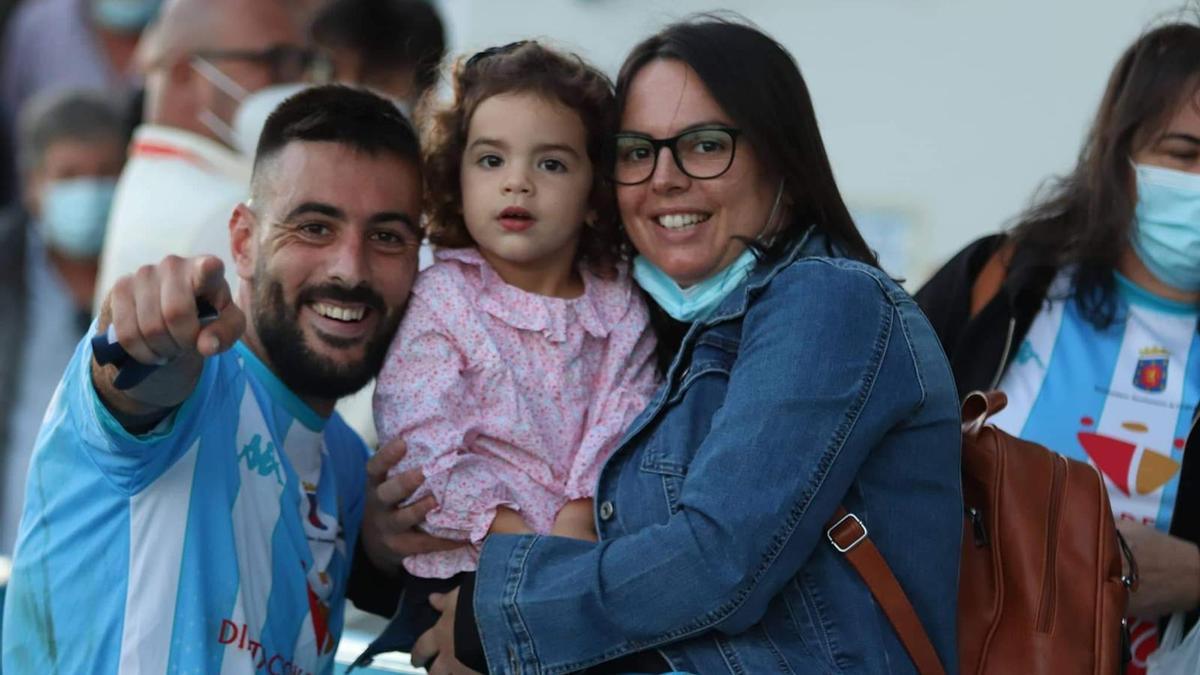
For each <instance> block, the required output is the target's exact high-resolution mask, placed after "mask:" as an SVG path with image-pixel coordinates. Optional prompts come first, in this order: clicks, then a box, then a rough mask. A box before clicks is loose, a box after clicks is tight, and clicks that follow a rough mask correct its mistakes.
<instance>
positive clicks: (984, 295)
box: [970, 239, 1016, 319]
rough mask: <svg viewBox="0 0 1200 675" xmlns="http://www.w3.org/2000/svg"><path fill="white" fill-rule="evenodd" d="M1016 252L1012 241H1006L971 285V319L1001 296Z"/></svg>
mask: <svg viewBox="0 0 1200 675" xmlns="http://www.w3.org/2000/svg"><path fill="white" fill-rule="evenodd" d="M1015 250H1016V246H1014V245H1013V243H1012V239H1009V240H1008V241H1005V242H1004V243H1003V244H1001V245H1000V248H998V249H996V252H995V253H993V254H992V257H990V258H988V261H987V263H985V264H984V266H983V269H981V270H980V271H979V276H977V277H975V283H973V284H971V309H970V312H971V314H970V318H972V319H973V318H975V316H976V315H978V314H979V313H980V312H982V311H983V308H984V307H987V306H988V303H990V302H991V301H992V300H993V299H994V298H995V297H996V296H997V295H999V293H1000V287H1001V286H1003V285H1004V279H1005V277H1007V276H1008V264H1009V263H1010V262H1012V255H1013V251H1015Z"/></svg>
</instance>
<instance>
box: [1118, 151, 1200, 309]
mask: <svg viewBox="0 0 1200 675" xmlns="http://www.w3.org/2000/svg"><path fill="white" fill-rule="evenodd" d="M1135 170H1136V173H1137V195H1138V201H1137V209H1136V211H1135V219H1136V222H1135V223H1134V230H1133V235H1132V243H1133V249H1134V251H1135V252H1136V253H1137V255H1138V258H1139V259H1141V261H1142V264H1144V265H1145V266H1146V268H1147V269H1149V270H1150V272H1151V274H1153V275H1154V276H1155V277H1156V278H1157V279H1158V280H1159V281H1162V282H1163V283H1165V284H1167V285H1168V286H1171V287H1172V288H1176V289H1179V290H1181V291H1200V175H1197V174H1194V173H1187V172H1185V171H1175V170H1172V169H1164V168H1162V167H1158V166H1149V165H1146V164H1138V165H1136V167H1135Z"/></svg>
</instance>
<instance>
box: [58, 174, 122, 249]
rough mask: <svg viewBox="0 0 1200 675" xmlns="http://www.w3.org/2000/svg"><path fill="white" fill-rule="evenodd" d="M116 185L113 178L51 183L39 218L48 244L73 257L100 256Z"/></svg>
mask: <svg viewBox="0 0 1200 675" xmlns="http://www.w3.org/2000/svg"><path fill="white" fill-rule="evenodd" d="M116 185H117V182H116V180H115V179H113V178H73V179H71V180H61V181H54V182H52V183H49V184H48V185H47V186H46V188H45V191H44V192H43V193H42V217H41V221H40V224H41V231H42V237H43V238H44V239H45V240H46V244H47V245H48V246H50V247H51V248H53V249H55V250H56V251H59V252H61V253H63V254H65V255H67V256H69V257H72V258H79V259H86V258H95V257H97V256H99V255H100V249H101V248H102V247H103V246H104V229H105V227H106V226H107V224H108V211H109V208H110V207H111V206H112V200H113V193H114V192H115V190H116Z"/></svg>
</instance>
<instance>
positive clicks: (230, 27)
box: [95, 0, 314, 306]
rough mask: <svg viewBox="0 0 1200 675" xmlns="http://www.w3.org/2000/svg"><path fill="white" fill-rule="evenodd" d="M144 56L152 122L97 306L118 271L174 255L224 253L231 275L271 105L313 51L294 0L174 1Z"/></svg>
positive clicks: (125, 190) (117, 216)
mask: <svg viewBox="0 0 1200 675" xmlns="http://www.w3.org/2000/svg"><path fill="white" fill-rule="evenodd" d="M138 62H139V65H140V67H141V69H142V71H143V72H144V74H145V77H146V97H145V107H144V119H145V123H144V124H142V125H141V126H140V127H138V128H137V129H136V130H135V132H134V137H133V142H132V144H131V146H130V159H129V163H128V165H127V166H126V168H125V171H124V173H123V174H122V175H121V179H120V181H119V182H118V185H117V194H116V198H115V202H114V204H113V211H112V216H111V217H110V220H109V224H108V238H107V239H106V241H105V245H104V252H103V255H102V256H101V261H100V276H99V279H98V281H97V284H96V296H95V302H96V303H97V306H98V303H99V301H100V300H101V299H102V298H103V297H104V295H105V293H107V291H108V289H109V288H110V287H111V286H112V283H113V281H114V280H115V279H116V278H117V277H119V276H121V275H123V274H128V273H130V272H133V271H134V270H135V269H137V268H138V267H139V266H140V265H142V264H143V263H144V262H145V261H146V260H158V259H160V258H162V257H163V256H164V255H167V254H178V255H194V254H202V253H203V254H211V255H216V256H219V257H221V258H222V259H223V260H224V261H225V262H226V266H225V269H226V274H227V276H228V277H229V281H230V283H233V281H234V280H233V277H232V274H233V272H232V269H233V266H232V265H231V264H229V263H230V262H231V260H230V252H229V233H228V228H226V227H225V225H226V222H227V221H228V214H229V208H230V206H231V205H233V204H236V203H237V202H239V201H240V200H242V199H243V198H244V197H245V191H246V188H245V186H246V182H247V180H248V178H249V173H250V160H249V158H250V157H251V156H253V154H254V145H255V144H256V143H257V141H258V132H259V130H260V129H261V128H262V123H263V121H264V120H265V118H266V115H267V114H268V113H269V112H270V111H271V110H272V109H274V107H275V105H276V104H277V103H279V102H280V101H281V100H282V99H283V98H286V96H287V94H290V93H293V92H295V91H296V90H297V88H296V87H295V86H293V85H294V83H296V82H299V81H301V80H302V79H304V78H305V77H306V76H307V75H308V74H309V73H310V70H311V67H312V65H313V63H314V55H313V51H312V49H311V48H310V47H309V46H308V45H307V43H306V40H305V38H304V31H303V22H302V18H301V16H300V15H299V13H298V12H297V11H296V10H295V9H293V7H292V4H291V3H289V2H287V1H286V0H261V1H260V0H256V1H255V2H243V1H241V0H170V1H169V2H167V3H166V4H165V5H164V6H163V9H162V12H161V14H160V15H159V17H158V18H157V20H156V21H155V22H154V23H153V24H151V26H150V27H149V28H148V29H147V31H146V34H145V36H144V38H143V40H142V42H141V44H140V45H139V46H138ZM243 109H246V111H248V113H243Z"/></svg>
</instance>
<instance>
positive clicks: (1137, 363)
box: [992, 272, 1200, 675]
mask: <svg viewBox="0 0 1200 675" xmlns="http://www.w3.org/2000/svg"><path fill="white" fill-rule="evenodd" d="M1070 290H1071V279H1070V273H1069V272H1063V273H1061V274H1059V276H1058V278H1056V279H1055V280H1054V282H1053V284H1052V285H1051V287H1050V292H1049V293H1048V294H1047V298H1048V299H1047V301H1046V303H1045V305H1044V306H1043V308H1042V310H1041V312H1040V313H1039V314H1038V315H1037V316H1036V317H1035V318H1034V320H1033V324H1032V325H1031V326H1030V328H1029V333H1028V335H1027V336H1026V338H1025V340H1024V342H1022V343H1021V345H1020V347H1019V348H1018V351H1017V354H1016V356H1015V358H1014V359H1013V362H1012V364H1011V365H1010V366H1009V368H1008V371H1007V372H1006V373H1005V374H1004V378H1003V379H1002V380H1001V382H1000V389H1002V390H1003V391H1004V392H1005V393H1006V394H1008V407H1007V408H1005V409H1004V410H1003V411H1001V412H1000V414H998V415H996V416H995V417H994V418H992V421H993V422H994V423H995V424H996V425H997V426H999V427H1000V428H1001V429H1004V430H1005V431H1007V432H1009V433H1011V434H1015V435H1017V436H1020V437H1021V438H1025V439H1028V440H1031V441H1035V442H1037V443H1041V444H1042V445H1045V446H1046V447H1048V448H1050V449H1052V450H1055V451H1057V452H1059V453H1061V454H1063V455H1066V456H1068V457H1072V458H1074V459H1079V460H1083V461H1086V462H1090V463H1091V464H1092V465H1093V466H1095V467H1096V468H1097V469H1098V470H1099V471H1100V473H1101V475H1103V476H1104V482H1105V485H1106V486H1107V487H1108V497H1109V501H1110V502H1111V503H1112V509H1113V514H1114V515H1115V516H1116V517H1117V518H1124V519H1129V520H1134V521H1137V522H1141V523H1146V524H1148V525H1153V526H1154V527H1156V528H1158V529H1159V530H1163V531H1166V530H1167V529H1168V528H1169V527H1170V525H1171V516H1172V514H1173V513H1174V509H1175V495H1176V493H1177V492H1178V490H1179V471H1180V469H1181V467H1182V462H1183V446H1184V441H1185V440H1186V439H1187V435H1188V431H1189V430H1190V428H1191V421H1192V413H1193V411H1195V409H1196V404H1197V401H1200V334H1198V333H1197V330H1196V328H1197V320H1198V319H1200V312H1198V311H1197V309H1196V308H1195V307H1193V306H1188V305H1183V304H1179V303H1175V302H1171V301H1169V300H1165V299H1163V298H1159V297H1156V296H1154V295H1151V294H1150V293H1148V292H1146V291H1145V290H1144V289H1142V288H1140V287H1139V286H1136V285H1134V284H1133V283H1132V282H1130V281H1129V280H1128V279H1126V278H1124V277H1122V276H1120V275H1117V293H1118V305H1117V314H1116V320H1115V321H1114V322H1113V324H1112V325H1110V326H1109V327H1108V328H1106V329H1104V330H1097V329H1096V328H1095V327H1094V326H1093V325H1092V324H1090V323H1088V321H1087V320H1086V319H1085V318H1084V317H1083V316H1082V314H1081V313H1080V310H1079V306H1078V304H1077V303H1076V302H1075V300H1074V299H1073V298H1072V297H1068V296H1070ZM1129 631H1130V646H1131V652H1132V659H1131V662H1130V664H1129V665H1128V667H1127V669H1126V670H1125V674H1126V675H1140V674H1142V673H1145V672H1146V671H1145V668H1146V659H1147V658H1148V657H1149V655H1150V654H1151V653H1153V651H1154V650H1155V649H1156V648H1157V646H1158V627H1157V625H1156V623H1155V622H1154V621H1146V620H1141V619H1134V620H1132V621H1131V623H1130V627H1129Z"/></svg>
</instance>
